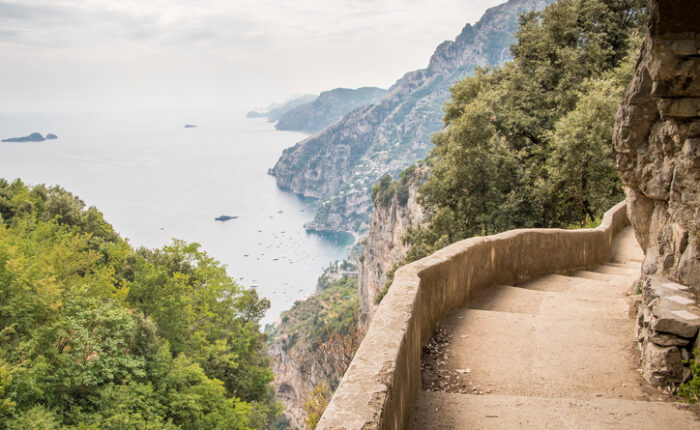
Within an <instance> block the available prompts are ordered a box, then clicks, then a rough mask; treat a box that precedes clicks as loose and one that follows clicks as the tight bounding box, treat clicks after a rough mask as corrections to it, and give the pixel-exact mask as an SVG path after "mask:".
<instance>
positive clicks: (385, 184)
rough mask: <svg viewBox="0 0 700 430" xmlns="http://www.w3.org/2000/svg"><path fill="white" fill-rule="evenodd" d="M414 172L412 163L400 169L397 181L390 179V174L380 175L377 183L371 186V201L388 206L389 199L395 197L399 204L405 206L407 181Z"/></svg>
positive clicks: (406, 201)
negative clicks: (380, 177)
mask: <svg viewBox="0 0 700 430" xmlns="http://www.w3.org/2000/svg"><path fill="white" fill-rule="evenodd" d="M415 174H416V165H415V164H414V165H411V166H409V167H407V168H406V169H405V170H404V171H402V172H401V173H400V174H399V179H398V180H397V181H392V179H391V176H390V175H384V176H382V179H381V180H380V181H379V183H378V184H377V185H375V186H374V187H372V201H374V203H375V204H377V205H380V206H383V207H388V206H389V205H390V204H391V200H392V199H393V198H394V197H396V200H397V202H398V203H399V205H400V206H406V203H408V187H409V182H410V181H411V179H412V178H413V177H414V175H415Z"/></svg>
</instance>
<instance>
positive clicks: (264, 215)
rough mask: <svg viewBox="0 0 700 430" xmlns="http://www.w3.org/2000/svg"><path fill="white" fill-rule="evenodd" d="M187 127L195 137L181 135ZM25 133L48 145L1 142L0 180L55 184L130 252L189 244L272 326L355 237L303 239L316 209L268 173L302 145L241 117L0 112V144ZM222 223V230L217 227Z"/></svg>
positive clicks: (298, 135) (298, 136)
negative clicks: (249, 292) (93, 210)
mask: <svg viewBox="0 0 700 430" xmlns="http://www.w3.org/2000/svg"><path fill="white" fill-rule="evenodd" d="M185 124H191V125H196V127H191V128H185ZM33 132H39V133H41V134H43V135H46V134H47V133H53V134H56V135H57V136H58V139H57V140H49V141H45V142H40V143H0V177H1V178H5V179H7V180H9V181H11V180H14V179H15V178H21V179H22V181H24V182H25V183H27V184H31V185H35V184H47V185H53V184H57V185H60V186H62V187H63V188H65V189H67V190H68V191H71V192H72V193H74V194H76V195H78V196H79V197H80V198H81V199H82V200H83V201H84V202H85V203H86V205H87V206H96V207H97V208H98V209H99V210H100V211H101V212H102V213H103V214H104V217H105V219H106V220H107V221H108V222H110V223H111V224H112V225H113V226H114V228H115V230H116V231H117V232H119V233H120V234H121V236H122V237H125V238H127V239H128V240H129V242H130V243H131V244H132V245H133V246H135V247H140V246H144V247H148V248H159V247H162V246H164V245H167V244H170V243H172V240H173V239H181V240H185V241H187V242H197V243H199V244H200V245H201V246H202V249H203V250H204V251H206V252H207V253H208V254H209V256H211V257H213V258H215V259H216V260H218V261H219V262H220V263H222V264H224V265H226V268H227V272H228V274H229V276H231V277H232V278H233V279H234V280H235V281H236V282H237V283H238V284H240V285H242V286H244V287H247V288H254V289H256V290H257V292H258V294H259V295H260V296H261V297H267V298H268V299H269V300H270V303H271V306H270V309H269V310H268V312H267V313H266V315H265V317H264V318H263V321H262V322H263V323H264V324H266V323H271V322H273V321H274V320H275V319H276V318H278V316H279V315H280V312H282V311H283V310H285V309H288V308H290V307H291V306H292V305H293V303H294V302H295V301H296V300H299V299H302V298H305V297H307V296H308V295H310V294H312V293H313V292H314V290H315V287H316V281H317V279H318V277H319V275H320V274H321V273H322V272H323V269H324V268H326V267H327V266H328V265H329V264H331V263H332V262H334V261H340V260H343V259H344V258H345V257H346V254H347V250H348V248H349V246H351V245H352V243H353V237H352V236H350V235H347V234H319V233H308V232H306V231H305V230H304V228H303V225H304V223H305V222H307V221H309V220H311V219H312V218H313V216H314V213H315V211H316V205H317V202H315V201H313V200H310V199H305V198H302V197H299V196H297V195H295V194H293V193H291V192H289V191H285V190H282V189H280V188H278V187H277V184H276V182H275V178H274V177H272V176H270V175H268V174H267V170H268V169H269V168H270V167H272V166H273V165H274V164H275V162H276V161H277V159H278V158H279V156H280V155H281V153H282V150H283V149H284V148H287V147H289V146H292V145H294V144H295V143H296V142H298V141H300V140H302V139H303V138H305V137H306V136H307V135H305V134H303V133H296V132H283V131H277V130H275V128H274V125H273V124H272V123H270V122H268V121H267V120H266V119H265V118H256V119H249V118H245V115H244V112H238V111H230V112H226V111H216V112H206V113H203V112H196V113H192V112H174V111H167V112H165V111H164V112H138V113H134V112H132V113H129V114H107V113H102V114H101V113H94V112H93V113H87V114H78V113H70V114H68V113H62V114H51V113H47V114H36V113H32V114H0V139H6V138H9V137H19V136H26V135H29V134H30V133H33ZM221 215H227V216H229V217H231V219H229V220H228V221H217V220H215V218H217V217H219V216H221Z"/></svg>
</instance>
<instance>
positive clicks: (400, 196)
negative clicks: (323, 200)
mask: <svg viewBox="0 0 700 430" xmlns="http://www.w3.org/2000/svg"><path fill="white" fill-rule="evenodd" d="M427 170H428V169H427V168H426V167H425V166H419V167H418V168H417V169H415V170H414V169H410V168H409V169H408V170H407V171H406V172H405V173H404V176H403V177H402V178H401V179H400V180H399V181H398V182H395V184H396V185H397V186H398V187H400V188H399V189H398V190H397V191H396V192H394V193H392V195H390V196H386V195H383V194H382V193H375V196H374V209H373V210H372V220H371V223H370V229H369V233H367V237H366V239H365V251H364V254H362V258H361V259H360V260H361V261H360V267H359V269H360V270H359V272H360V273H359V276H358V295H359V299H360V312H361V313H362V314H363V318H361V319H362V320H364V321H365V322H366V323H368V322H369V321H371V320H372V317H373V316H374V311H375V310H376V308H377V303H375V301H376V297H377V294H378V293H379V292H381V291H383V290H384V287H385V285H386V282H387V278H388V274H389V273H390V272H391V271H392V270H393V269H394V266H395V265H397V264H398V263H399V262H400V261H401V260H402V259H403V257H404V256H405V255H406V253H407V252H408V250H409V247H408V246H407V245H405V244H404V242H403V236H404V234H406V231H407V230H408V229H409V228H410V227H417V226H419V225H421V224H422V222H423V220H424V211H423V207H422V206H421V205H420V203H418V201H417V198H418V188H419V187H420V185H422V184H423V183H424V182H425V180H426V179H427ZM385 192H386V191H385ZM387 197H388V198H387Z"/></svg>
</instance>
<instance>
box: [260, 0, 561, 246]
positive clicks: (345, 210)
mask: <svg viewBox="0 0 700 430" xmlns="http://www.w3.org/2000/svg"><path fill="white" fill-rule="evenodd" d="M550 2H551V0H510V1H508V2H507V3H505V4H502V5H500V6H497V7H494V8H491V9H489V10H488V11H486V13H485V14H484V16H483V17H482V18H481V20H479V22H478V23H477V24H476V25H474V26H471V25H469V24H468V25H466V26H465V27H464V29H463V30H462V32H461V33H460V35H459V36H458V37H457V38H456V39H455V40H454V41H450V42H444V43H442V44H441V45H440V46H438V48H437V49H436V50H435V53H434V54H433V56H432V57H431V59H430V63H429V65H428V67H427V68H426V69H422V70H417V71H414V72H410V73H407V74H406V75H405V76H404V77H402V78H401V79H399V80H398V81H397V82H396V83H395V84H394V85H393V86H392V87H391V88H390V89H389V91H388V92H387V93H386V94H385V95H384V96H383V97H382V98H381V100H379V101H378V102H377V103H376V104H374V105H371V106H365V107H362V108H360V109H358V110H356V111H353V112H351V113H349V114H347V115H346V116H344V117H343V118H342V119H341V120H340V121H338V122H337V123H335V124H333V125H331V126H330V127H328V128H327V129H325V130H324V131H322V132H320V133H319V134H317V135H315V136H312V137H310V138H308V139H306V140H304V141H302V142H299V143H297V144H296V145H295V146H294V147H292V148H288V149H286V150H285V151H284V153H283V154H282V157H281V158H280V159H279V161H278V162H277V164H276V165H275V166H274V168H272V169H271V170H270V173H271V174H272V175H274V176H275V177H276V178H277V183H278V184H279V185H280V186H281V187H284V188H288V189H291V190H292V191H294V192H295V193H298V194H303V195H306V196H310V197H319V198H322V199H323V200H324V202H323V203H324V204H323V205H322V206H321V210H319V212H318V214H317V216H316V218H315V219H314V221H313V222H312V223H311V224H310V225H308V226H307V228H309V229H316V230H348V231H355V232H364V231H366V230H367V228H368V227H369V223H368V221H369V212H370V210H371V199H370V198H369V191H370V190H371V186H372V185H373V184H374V183H376V181H377V180H378V179H379V178H380V177H381V176H382V175H384V174H385V173H389V174H392V175H396V174H397V173H398V172H400V171H401V170H403V169H404V168H406V167H407V166H409V165H410V164H412V163H414V162H416V161H417V160H419V159H421V158H423V157H425V155H426V154H427V151H428V149H429V146H430V135H431V134H432V133H434V132H436V131H438V130H440V129H441V127H442V110H441V106H442V103H443V101H444V100H445V99H446V98H447V97H448V95H449V88H450V86H452V85H453V84H454V83H455V82H456V81H457V80H458V79H461V78H464V77H465V76H467V75H468V74H470V73H472V71H473V70H474V68H475V67H477V66H486V65H497V64H501V63H502V62H503V61H505V60H507V59H509V58H510V51H509V47H510V44H511V43H512V42H513V33H514V32H515V31H516V29H517V25H518V16H519V14H521V13H524V12H527V11H532V10H536V9H541V8H543V7H544V6H546V5H547V4H548V3H550Z"/></svg>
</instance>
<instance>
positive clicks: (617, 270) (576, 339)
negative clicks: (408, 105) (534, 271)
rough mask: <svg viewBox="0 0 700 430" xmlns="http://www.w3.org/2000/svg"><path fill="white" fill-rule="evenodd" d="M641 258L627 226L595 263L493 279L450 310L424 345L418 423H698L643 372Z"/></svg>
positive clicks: (429, 425) (428, 425)
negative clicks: (503, 281)
mask: <svg viewBox="0 0 700 430" xmlns="http://www.w3.org/2000/svg"><path fill="white" fill-rule="evenodd" d="M643 257H644V256H643V253H642V250H641V249H640V248H639V247H638V245H637V242H636V240H635V238H634V232H633V230H632V228H631V227H627V228H625V229H624V230H623V231H621V232H620V233H619V234H618V235H617V236H616V237H615V239H614V242H613V246H612V252H611V258H610V260H609V261H608V262H607V263H605V264H603V265H600V266H598V267H596V268H595V269H593V270H590V271H585V270H581V271H575V272H573V273H567V274H547V275H544V276H541V277H539V278H536V279H534V280H532V281H529V282H526V283H523V284H520V285H515V286H509V285H494V286H492V287H490V288H486V289H484V290H483V291H482V292H481V294H480V295H479V296H477V297H475V298H474V300H471V301H470V303H469V305H468V307H466V308H462V309H456V310H454V311H452V312H451V313H450V314H449V315H448V316H447V317H446V318H445V319H444V321H443V323H442V324H441V325H440V328H439V329H438V330H437V331H436V333H435V335H434V336H433V337H432V339H431V340H430V342H429V343H428V345H427V346H425V347H424V348H423V358H422V364H421V367H422V369H421V372H422V380H421V386H422V388H421V390H420V391H419V393H418V397H417V401H416V406H415V410H414V413H413V417H414V418H413V423H412V425H413V428H414V429H464V428H469V429H501V428H502V429H512V428H538V429H549V428H552V429H561V428H575V429H589V428H590V429H606V428H609V429H620V428H635V429H665V428H674V429H691V428H693V429H698V428H700V420H698V417H697V416H696V412H694V411H697V408H691V407H689V406H687V405H683V404H678V403H673V402H671V401H670V399H669V398H668V397H667V396H666V395H665V394H663V393H661V392H659V391H657V390H655V389H653V388H651V387H650V386H649V385H648V384H647V383H646V382H645V381H643V379H642V377H641V375H640V373H639V370H638V361H639V352H638V350H637V349H636V342H635V339H634V333H635V320H634V318H633V316H631V315H630V301H631V300H630V297H629V295H630V290H631V288H632V284H633V283H634V281H635V280H636V279H637V278H638V277H639V274H640V265H641V261H642V259H643Z"/></svg>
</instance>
